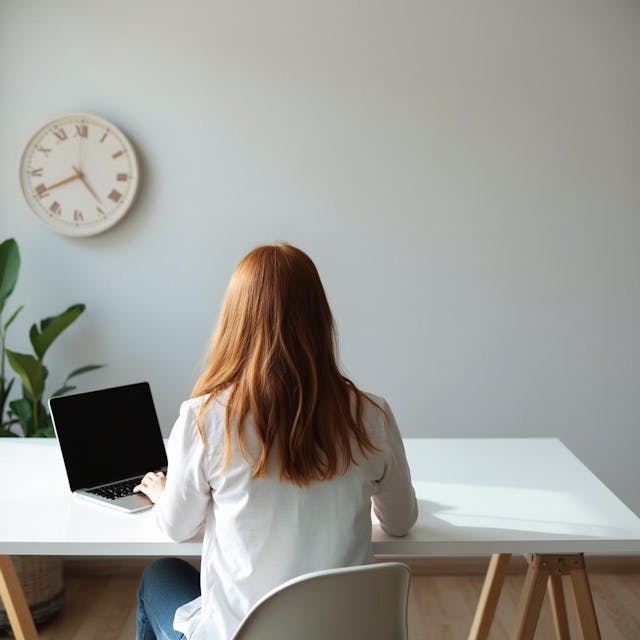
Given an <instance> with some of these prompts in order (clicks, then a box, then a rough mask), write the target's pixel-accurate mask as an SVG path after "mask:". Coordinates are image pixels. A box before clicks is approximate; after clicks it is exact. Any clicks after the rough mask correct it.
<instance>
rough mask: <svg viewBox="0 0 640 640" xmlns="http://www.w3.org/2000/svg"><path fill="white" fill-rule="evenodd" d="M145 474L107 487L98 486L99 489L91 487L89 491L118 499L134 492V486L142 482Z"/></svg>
mask: <svg viewBox="0 0 640 640" xmlns="http://www.w3.org/2000/svg"><path fill="white" fill-rule="evenodd" d="M143 477H144V476H140V477H139V478H133V479H131V480H123V481H122V482H116V483H115V484H110V485H107V486H105V487H98V488H97V489H89V490H88V493H94V494H95V495H97V496H100V497H101V498H106V499H107V500H117V499H118V498H124V497H126V496H130V495H132V494H133V488H134V487H135V486H136V485H139V484H140V480H142V478H143Z"/></svg>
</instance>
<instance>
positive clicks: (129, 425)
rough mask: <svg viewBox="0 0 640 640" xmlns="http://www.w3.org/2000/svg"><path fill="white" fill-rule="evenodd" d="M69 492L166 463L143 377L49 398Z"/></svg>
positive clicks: (133, 474)
mask: <svg viewBox="0 0 640 640" xmlns="http://www.w3.org/2000/svg"><path fill="white" fill-rule="evenodd" d="M49 407H50V408H51V415H52V417H53V421H54V424H55V429H56V433H57V436H58V440H59V442H60V449H61V451H62V457H63V458H64V464H65V467H66V468H67V476H68V478H69V486H70V487H71V490H72V491H75V490H76V489H82V488H85V487H92V486H96V485H99V484H105V483H107V482H114V481H117V480H123V479H124V478H130V477H133V476H136V475H142V474H144V473H146V472H147V471H153V470H157V469H161V468H163V467H166V465H167V456H166V453H165V449H164V442H163V441H162V432H161V431H160V425H159V424H158V417H157V415H156V410H155V407H154V405H153V399H152V397H151V389H150V388H149V384H148V383H147V382H140V383H138V384H131V385H126V386H123V387H115V388H112V389H102V390H100V391H91V392H89V393H78V394H75V395H70V396H59V397H56V398H51V400H50V401H49Z"/></svg>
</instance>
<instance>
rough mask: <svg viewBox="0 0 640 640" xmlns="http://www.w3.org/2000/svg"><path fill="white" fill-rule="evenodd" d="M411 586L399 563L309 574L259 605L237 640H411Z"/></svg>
mask: <svg viewBox="0 0 640 640" xmlns="http://www.w3.org/2000/svg"><path fill="white" fill-rule="evenodd" d="M409 580H410V572H409V568H408V567H407V566H406V565H404V564H401V563H399V562H384V563H380V564H370V565H363V566H358V567H347V568H344V569H329V570H327V571H316V572H314V573H307V574H305V575H302V576H299V577H297V578H294V579H293V580H290V581H289V582H285V583H284V584H282V585H280V586H279V587H276V588H275V589H273V590H272V591H270V592H269V593H268V594H267V595H266V596H264V598H262V599H261V600H260V601H259V602H257V603H256V604H255V605H254V607H253V608H252V609H251V611H249V613H248V614H247V616H246V617H245V619H244V620H243V622H242V624H241V625H240V627H239V628H238V630H237V631H236V633H235V635H234V636H233V640H302V639H304V640H363V639H366V640H406V639H407V602H408V594H409Z"/></svg>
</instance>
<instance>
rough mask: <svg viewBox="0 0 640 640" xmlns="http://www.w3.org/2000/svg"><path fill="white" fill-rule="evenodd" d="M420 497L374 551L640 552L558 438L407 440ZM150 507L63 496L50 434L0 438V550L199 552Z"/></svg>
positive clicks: (612, 503) (621, 513) (632, 523)
mask: <svg viewBox="0 0 640 640" xmlns="http://www.w3.org/2000/svg"><path fill="white" fill-rule="evenodd" d="M405 446H406V449H407V456H408V458H409V465H410V467H411V470H412V474H413V481H414V485H415V487H416V492H417V494H418V500H419V503H420V517H419V520H418V523H417V525H416V526H415V528H414V529H413V530H412V531H411V533H410V534H409V535H408V536H406V537H404V538H391V537H389V536H386V535H385V534H383V533H382V531H381V530H380V528H379V527H378V526H377V525H374V533H373V539H374V550H375V553H376V554H392V555H407V556H432V555H445V556H463V555H489V554H491V553H497V552H501V553H533V552H538V553H578V552H586V553H620V554H627V553H640V519H638V518H637V517H636V516H635V515H634V514H633V513H632V512H631V511H630V510H629V509H628V508H627V507H626V506H625V505H624V504H623V503H622V502H621V501H620V500H618V498H617V497H616V496H615V495H614V494H613V493H612V492H611V491H609V489H607V487H606V486H605V485H604V484H603V483H602V482H600V480H598V478H596V477H595V476H594V475H593V474H592V473H591V472H590V471H589V470H588V469H587V468H586V467H585V466H584V465H583V464H582V463H581V462H580V461H579V460H578V459H577V458H576V457H575V456H574V455H573V454H572V453H571V452H570V451H569V450H568V449H567V448H566V447H565V446H564V445H563V444H562V443H561V442H560V441H559V440H556V439H551V438H543V439H407V440H405ZM200 552H201V543H200V542H198V541H193V542H186V543H175V542H172V541H170V540H168V539H167V538H166V537H165V536H163V535H161V534H160V532H159V531H157V529H156V528H155V524H154V521H153V518H152V513H151V511H146V512H142V513H138V514H125V513H120V512H118V511H116V510H114V509H108V508H105V507H102V506H100V505H94V504H92V503H90V502H86V501H83V500H81V499H79V498H77V497H76V496H72V495H71V494H70V492H69V488H68V484H67V479H66V474H65V471H64V466H63V463H62V456H61V455H60V451H59V449H58V446H57V442H56V441H55V440H53V439H28V440H24V439H18V438H16V439H13V438H11V439H8V438H3V439H2V440H1V441H0V553H1V554H43V555H119V556H125V555H137V556H155V555H181V556H192V555H193V556H197V555H200Z"/></svg>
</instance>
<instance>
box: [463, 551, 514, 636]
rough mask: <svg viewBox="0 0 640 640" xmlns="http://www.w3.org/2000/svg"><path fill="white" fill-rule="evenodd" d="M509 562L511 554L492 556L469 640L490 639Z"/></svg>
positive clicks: (495, 554)
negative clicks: (490, 631)
mask: <svg viewBox="0 0 640 640" xmlns="http://www.w3.org/2000/svg"><path fill="white" fill-rule="evenodd" d="M509 562H511V554H510V553H494V554H493V555H492V556H491V560H490V562H489V568H488V569H487V575H486V576H485V579H484V584H483V586H482V593H481V594H480V600H479V601H478V606H477V607H476V613H475V616H474V617H473V623H472V625H471V631H469V640H487V638H488V637H489V630H490V629H491V623H492V622H493V616H494V615H495V612H496V607H497V606H498V598H499V597H500V592H501V591H502V585H503V583H504V576H505V574H506V572H507V568H508V567H509Z"/></svg>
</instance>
